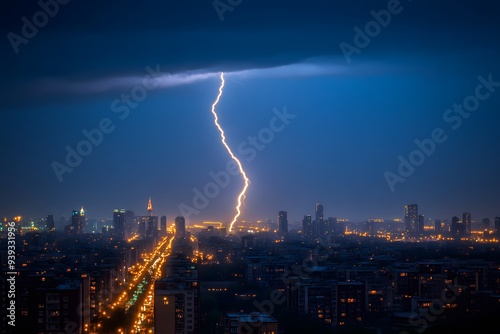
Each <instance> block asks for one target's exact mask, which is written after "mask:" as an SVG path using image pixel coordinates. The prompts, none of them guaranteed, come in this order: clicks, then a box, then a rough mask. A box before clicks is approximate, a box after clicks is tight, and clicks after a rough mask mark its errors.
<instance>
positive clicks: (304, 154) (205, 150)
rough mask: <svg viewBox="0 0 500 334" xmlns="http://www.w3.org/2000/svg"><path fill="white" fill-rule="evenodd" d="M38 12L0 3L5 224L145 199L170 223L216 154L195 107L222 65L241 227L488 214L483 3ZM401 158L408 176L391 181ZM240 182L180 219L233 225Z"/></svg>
mask: <svg viewBox="0 0 500 334" xmlns="http://www.w3.org/2000/svg"><path fill="white" fill-rule="evenodd" d="M43 1H45V0H42V2H43ZM46 2H47V3H50V4H52V5H51V6H49V7H47V8H48V9H47V11H49V12H50V14H52V15H46V14H40V11H42V10H43V9H42V7H41V6H40V5H39V4H38V3H37V2H36V1H16V0H6V1H2V4H1V6H2V8H1V10H0V15H1V18H0V25H1V34H2V36H3V37H2V42H1V44H0V47H1V50H0V69H1V74H2V75H1V77H0V83H1V88H2V89H1V91H2V99H0V110H1V112H0V157H1V164H0V189H1V191H0V216H1V217H10V216H14V215H23V216H24V217H33V218H38V217H44V216H46V215H47V214H54V216H55V217H56V218H57V217H59V216H65V217H69V216H70V214H71V211H72V210H76V209H79V208H80V207H81V206H82V205H83V206H84V208H85V211H86V214H87V216H88V217H94V218H110V217H112V211H113V209H116V208H124V209H127V210H133V211H134V212H135V213H136V214H137V215H145V214H146V204H147V200H148V197H151V198H152V199H153V206H154V213H155V214H157V215H163V214H165V215H167V217H168V219H169V221H170V220H173V219H174V218H175V216H177V215H181V214H184V215H185V212H183V211H182V210H181V209H180V206H182V204H184V206H183V207H188V206H189V207H192V208H193V210H194V209H196V208H195V204H193V198H194V197H195V191H194V190H193V189H198V190H200V191H201V192H203V191H204V187H205V185H206V184H208V183H209V182H211V181H212V177H211V176H210V173H211V172H212V173H219V172H220V171H225V170H226V165H227V163H228V161H229V160H230V158H229V155H228V154H227V152H226V151H225V149H224V147H223V146H222V144H221V142H220V138H219V133H218V132H217V129H216V128H215V127H214V124H213V116H212V114H211V112H210V108H211V105H212V103H213V101H214V99H215V97H216V96H217V93H218V88H219V84H220V81H219V76H218V73H219V72H221V71H224V72H225V77H226V86H225V90H224V93H223V96H222V98H221V100H220V103H219V105H218V106H217V111H218V113H219V117H220V122H221V125H222V126H223V127H224V129H225V131H226V135H227V140H228V143H229V144H230V145H231V147H232V148H233V150H234V151H235V153H236V154H237V155H238V156H239V157H240V159H241V161H242V163H243V165H244V168H245V170H246V172H247V174H248V176H249V178H250V179H251V184H250V187H249V189H248V193H247V198H246V200H245V202H244V206H243V208H242V210H243V211H242V215H241V218H242V219H247V220H256V219H268V218H271V219H276V217H277V214H278V211H279V210H287V211H288V217H289V220H290V221H291V222H292V223H293V222H295V221H297V220H300V219H302V217H303V216H304V215H305V214H314V205H315V203H316V202H322V203H323V204H324V207H325V216H326V217H329V216H332V217H345V218H349V219H350V220H365V219H368V218H385V219H392V218H394V217H402V216H403V215H404V208H403V207H404V204H406V203H417V204H419V209H420V212H419V213H421V214H423V215H425V217H426V218H432V219H438V218H442V219H449V220H451V217H452V216H455V215H457V216H459V217H461V215H462V213H463V212H470V213H471V214H472V218H473V220H481V219H482V218H486V217H489V218H494V217H495V216H500V177H499V170H500V168H499V166H500V155H499V152H500V136H499V129H500V115H499V112H500V108H499V106H500V62H499V59H500V44H499V41H500V20H499V19H498V18H499V17H500V5H497V2H496V1H493V0H492V1H472V0H466V1H451V0H450V1H430V0H429V1H423V0H419V1H417V0H414V1H409V0H405V1H401V3H399V5H398V2H395V1H369V2H368V1H366V2H362V1H352V0H350V1H347V0H345V1H344V0H343V1H326V0H325V1H319V0H309V1H290V0H287V1H285V0H273V1H269V0H267V1H263V0H242V1H237V0H232V1H226V0H221V1H220V2H219V3H218V6H219V7H218V8H219V9H218V10H219V13H218V12H217V10H216V9H215V8H214V5H213V3H212V1H210V0H204V1H194V0H187V1H175V2H174V1H168V2H165V1H126V0H120V1H114V0H111V1H77V0H72V1H67V0H64V1H63V0H60V2H61V4H58V7H59V8H56V7H55V6H54V5H53V4H54V3H56V2H55V0H54V1H50V0H47V1H46ZM62 3H64V4H62ZM231 3H232V5H230V4H231ZM224 6H226V7H224ZM224 8H225V9H224ZM388 8H389V9H388ZM371 11H373V12H372V13H371ZM381 11H382V12H381ZM377 13H378V14H377ZM387 13H389V16H387V15H385V14H387ZM384 15H385V16H384ZM52 16H53V17H52ZM375 17H377V18H378V20H379V22H381V23H378V22H377V21H376V19H375ZM23 18H25V19H23ZM221 18H222V19H223V20H221ZM34 21H35V22H38V25H39V27H36V26H34V27H35V29H36V30H37V31H34V30H30V28H29V27H28V26H26V27H24V28H23V26H25V25H32V24H33V22H34ZM26 22H28V23H26ZM370 22H371V23H370ZM384 26H385V27H384ZM356 27H357V29H356ZM366 28H368V29H372V30H368V31H367V32H366V30H365V29H366ZM359 31H361V34H363V35H364V37H365V38H363V37H362V35H361V34H359ZM23 33H24V35H23ZM366 33H368V34H369V35H371V37H370V36H369V35H365V34H366ZM360 36H361V37H360ZM346 48H347V49H346ZM343 50H344V51H343ZM346 50H347V51H346ZM346 55H347V57H346ZM151 73H153V75H151ZM145 85H146V86H147V87H146V88H148V89H146V88H144V87H145ZM144 92H145V95H144ZM141 94H142V95H141ZM124 96H125V98H126V96H129V100H128V103H127V101H126V100H123V97H124ZM131 96H135V97H137V99H136V100H134V97H131ZM454 104H456V105H462V104H465V106H464V107H463V108H462V109H461V111H460V110H459V109H455V110H453V109H454ZM457 108H460V107H459V106H458V107H457ZM466 108H467V110H471V111H470V112H469V111H467V110H466ZM449 109H450V110H449ZM277 114H279V115H281V116H280V117H281V118H276V117H277V116H276V115H277ZM283 115H288V116H283ZM100 127H101V129H104V130H105V131H106V132H107V133H103V134H102V137H101V136H99V135H95V136H94V137H93V138H94V139H93V140H94V141H95V143H97V144H96V145H94V144H91V146H90V149H91V152H90V153H89V154H87V155H86V156H84V157H81V161H78V162H75V161H73V165H74V167H69V166H68V164H67V162H66V155H67V152H68V151H67V148H68V147H69V148H70V149H77V146H78V145H79V143H82V141H85V140H87V137H86V136H85V134H84V132H86V133H94V134H96V133H97V132H95V131H94V132H92V131H93V130H94V129H98V128H100ZM271 128H273V129H275V130H276V131H273V130H270V129H271ZM278 130H279V131H278ZM100 131H101V130H100ZM259 136H260V137H259ZM249 137H256V138H257V140H258V141H259V142H257V144H256V146H255V147H253V146H252V144H251V141H252V140H251V139H249ZM429 138H433V139H429ZM262 139H263V141H261V140H262ZM415 140H419V141H423V143H427V146H425V147H424V149H420V152H422V150H424V151H425V150H426V151H427V153H428V154H426V153H425V152H424V153H420V152H416V151H415V150H419V147H418V146H417V144H416V143H415ZM264 142H265V143H264ZM429 143H431V144H429ZM82 145H83V146H82ZM84 146H85V145H84V144H81V145H80V148H81V149H85V148H86V149H88V148H89V147H88V146H85V147H84ZM252 147H253V148H252ZM238 148H239V149H238ZM414 151H415V152H414ZM87 153H88V151H87ZM400 156H401V158H403V159H404V161H409V160H412V161H413V162H415V163H416V164H418V166H416V167H411V169H414V170H411V169H410V170H408V166H406V167H405V168H406V169H405V168H403V167H401V168H403V170H402V173H400V172H398V168H399V165H400V163H401V160H400V159H399V158H398V157H400ZM408 163H410V164H411V162H408ZM401 164H407V163H401ZM56 165H57V166H59V167H60V166H62V165H65V166H66V168H67V169H66V171H67V170H69V169H71V172H64V173H62V174H60V175H59V177H58V175H57V173H56V172H55V170H54V166H56ZM401 168H400V169H401ZM388 178H389V180H390V181H389V182H388ZM391 180H392V181H391ZM403 180H404V182H402V181H403ZM242 185H243V181H242V179H241V177H240V176H239V175H236V176H231V178H230V181H229V184H228V185H227V186H225V187H219V188H217V189H218V194H217V195H216V196H213V198H209V199H208V202H209V203H208V204H206V203H205V204H206V205H202V206H203V208H201V206H200V204H199V203H198V204H196V205H198V207H199V208H201V209H199V210H196V213H193V214H191V215H185V216H187V218H188V222H198V221H204V220H208V221H224V222H227V221H230V220H231V219H232V217H233V215H234V213H235V210H234V205H235V202H236V196H237V194H238V193H239V191H240V190H241V187H242Z"/></svg>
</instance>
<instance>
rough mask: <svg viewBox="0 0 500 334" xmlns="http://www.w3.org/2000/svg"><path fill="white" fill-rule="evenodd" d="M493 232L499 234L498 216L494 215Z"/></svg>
mask: <svg viewBox="0 0 500 334" xmlns="http://www.w3.org/2000/svg"><path fill="white" fill-rule="evenodd" d="M495 233H498V234H500V217H495Z"/></svg>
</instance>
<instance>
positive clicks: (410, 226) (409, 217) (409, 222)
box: [405, 204, 418, 238]
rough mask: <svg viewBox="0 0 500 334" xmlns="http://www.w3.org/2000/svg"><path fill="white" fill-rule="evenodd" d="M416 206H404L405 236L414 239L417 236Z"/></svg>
mask: <svg viewBox="0 0 500 334" xmlns="http://www.w3.org/2000/svg"><path fill="white" fill-rule="evenodd" d="M417 224H418V204H406V205H405V236H406V237H407V238H408V237H414V236H416V234H417V232H418V231H417V227H418V226H417Z"/></svg>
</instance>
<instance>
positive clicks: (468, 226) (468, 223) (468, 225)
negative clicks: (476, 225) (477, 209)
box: [462, 212, 472, 235]
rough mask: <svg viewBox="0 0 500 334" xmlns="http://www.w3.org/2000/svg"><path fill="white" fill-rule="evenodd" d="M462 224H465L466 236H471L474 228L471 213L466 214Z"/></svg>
mask: <svg viewBox="0 0 500 334" xmlns="http://www.w3.org/2000/svg"><path fill="white" fill-rule="evenodd" d="M462 223H463V224H464V228H465V234H467V235H469V234H470V233H471V228H472V217H471V214H470V213H469V212H464V213H463V216H462Z"/></svg>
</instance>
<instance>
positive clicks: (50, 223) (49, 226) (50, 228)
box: [45, 215, 56, 232]
mask: <svg viewBox="0 0 500 334" xmlns="http://www.w3.org/2000/svg"><path fill="white" fill-rule="evenodd" d="M45 228H46V230H47V232H54V231H55V230H56V227H55V223H54V215H47V220H46V221H45Z"/></svg>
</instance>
